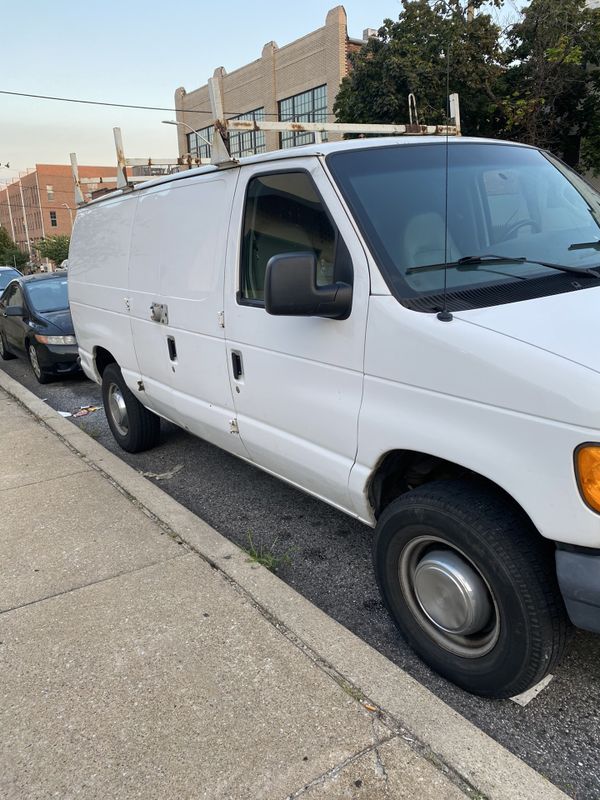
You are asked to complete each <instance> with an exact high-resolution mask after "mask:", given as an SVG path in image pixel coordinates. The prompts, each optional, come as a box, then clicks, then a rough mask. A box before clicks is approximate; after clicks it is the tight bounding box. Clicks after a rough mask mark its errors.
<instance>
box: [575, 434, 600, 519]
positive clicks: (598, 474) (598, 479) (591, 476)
mask: <svg viewBox="0 0 600 800" xmlns="http://www.w3.org/2000/svg"><path fill="white" fill-rule="evenodd" d="M575 473H576V475H577V484H578V486H579V491H580V492H581V496H582V497H583V499H584V500H585V502H586V503H587V504H588V506H589V507H590V508H592V509H593V510H594V511H597V512H598V513H600V444H582V445H581V446H580V447H578V448H577V450H576V451H575Z"/></svg>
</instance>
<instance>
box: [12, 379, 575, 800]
mask: <svg viewBox="0 0 600 800" xmlns="http://www.w3.org/2000/svg"><path fill="white" fill-rule="evenodd" d="M0 386H3V387H4V389H6V390H7V391H8V392H10V393H11V394H10V395H9V394H6V393H5V392H3V391H2V389H0V502H1V508H2V525H1V536H0V564H1V574H2V581H1V583H0V675H1V676H2V677H1V687H2V688H1V692H0V696H1V700H0V797H2V798H3V799H4V800H12V798H50V797H58V798H61V799H63V798H75V797H81V798H100V797H102V798H134V797H139V798H161V800H162V799H163V798H178V799H180V798H235V800H238V798H239V799H240V800H241V799H242V798H252V799H254V798H278V799H279V798H281V800H283V798H286V797H306V798H307V799H308V798H313V797H314V798H341V797H351V798H353V797H356V798H366V800H378V799H379V798H389V799H390V800H392V798H393V799H394V800H396V798H420V799H421V798H422V800H427V798H444V799H445V798H448V800H454V798H456V800H458V799H459V798H461V797H462V798H464V797H465V796H466V797H478V798H480V797H490V798H511V800H515V799H517V798H522V799H523V800H525V798H527V800H534V799H535V798H540V800H541V798H543V799H544V800H554V798H560V797H563V798H564V797H565V795H563V794H562V793H561V792H560V791H559V790H558V789H556V788H555V787H554V786H552V785H551V784H549V783H548V782H547V781H546V780H545V779H544V778H542V777H541V776H540V775H538V774H537V773H535V772H534V771H533V770H531V769H530V768H529V767H527V766H526V765H525V764H524V763H523V762H521V761H520V760H519V759H517V758H516V757H514V756H513V755H511V754H510V753H508V752H507V751H506V750H505V749H504V748H502V747H501V746H500V745H498V744H497V743H495V742H493V741H492V740H491V739H489V738H488V737H487V736H485V734H483V733H481V731H479V730H478V729H476V728H475V727H474V726H473V725H471V724H470V723H469V722H467V721H466V720H464V719H463V718H462V717H460V715H458V714H457V713H456V712H454V711H452V710H451V709H450V708H448V706H446V705H445V704H444V703H443V702H441V701H440V700H438V699H437V698H436V697H434V696H433V695H432V694H431V693H430V692H428V691H427V690H426V689H424V688H423V687H422V686H420V685H419V684H417V683H416V682H415V681H413V680H412V679H411V678H410V677H409V676H407V675H406V674H405V673H404V672H402V670H400V669H398V668H397V667H395V666H394V665H393V664H391V663H390V662H389V661H387V659H385V658H384V657H383V656H381V655H380V654H378V653H376V652H375V651H373V650H372V649H371V648H370V647H368V645H366V644H365V643H364V642H362V641H360V640H358V639H357V638H356V637H354V636H353V634H351V633H350V632H348V631H347V630H346V629H345V628H343V627H341V626H340V625H339V624H337V623H336V622H334V621H333V620H331V619H330V618H329V617H327V616H326V615H325V614H323V613H322V612H321V611H319V610H318V609H316V608H315V607H314V606H312V605H311V604H310V603H309V602H308V601H306V600H305V599H304V598H302V597H300V596H299V595H297V594H296V593H295V592H294V591H293V590H292V589H290V588H289V587H288V586H286V585H285V584H283V583H282V582H281V581H279V580H278V579H277V578H276V577H275V576H274V575H272V574H271V573H269V572H267V571H266V570H265V569H263V568H262V567H259V566H257V565H255V564H252V563H251V562H249V560H248V558H247V556H246V555H245V554H244V553H242V552H241V551H240V550H238V549H237V548H236V547H235V546H234V545H233V544H232V543H231V542H229V541H228V540H226V539H224V538H223V537H221V536H220V535H219V534H218V533H217V532H216V531H214V530H212V529H211V528H209V527H208V526H207V525H206V524H205V523H203V522H202V521H201V520H199V519H198V518H197V517H195V516H194V515H193V514H191V513H190V512H189V511H187V510H186V509H184V508H183V507H181V506H180V505H179V504H177V503H176V502H175V501H174V500H173V499H172V498H170V497H168V496H167V495H166V494H165V493H164V492H162V491H161V490H160V489H159V488H158V487H157V486H155V485H153V484H151V483H150V482H149V481H146V480H145V479H144V478H142V477H141V476H140V475H138V474H137V473H136V472H135V471H134V470H132V469H131V468H130V467H128V466H127V465H126V464H124V463H123V462H121V461H120V460H119V459H118V458H116V457H115V456H113V455H112V454H110V453H109V452H108V451H106V450H105V449H104V448H103V447H101V446H100V445H98V443H96V442H94V441H93V440H92V439H90V438H89V437H87V436H86V435H85V434H84V433H83V432H82V431H80V430H78V429H77V428H76V427H75V426H73V425H71V424H70V423H68V422H67V421H66V420H64V419H61V418H60V417H59V416H58V415H57V414H56V412H54V411H52V409H50V408H48V407H47V406H46V405H45V404H44V403H42V402H41V401H40V400H38V399H37V398H35V396H34V395H32V394H31V393H30V392H28V391H27V390H26V389H24V388H23V387H21V386H20V385H19V384H17V383H15V382H14V381H12V380H11V379H10V378H8V376H6V375H5V374H4V373H3V372H1V371H0ZM16 398H18V399H19V400H20V401H21V402H22V403H24V404H25V406H26V407H24V406H23V405H21V403H19V402H18V400H17V399H16Z"/></svg>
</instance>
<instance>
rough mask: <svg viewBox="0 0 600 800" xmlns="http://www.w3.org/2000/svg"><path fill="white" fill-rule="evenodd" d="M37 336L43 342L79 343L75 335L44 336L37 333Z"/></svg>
mask: <svg viewBox="0 0 600 800" xmlns="http://www.w3.org/2000/svg"><path fill="white" fill-rule="evenodd" d="M35 338H36V340H37V341H38V342H41V343H42V344H77V339H76V338H75V337H74V336H42V335H41V334H39V333H36V334H35Z"/></svg>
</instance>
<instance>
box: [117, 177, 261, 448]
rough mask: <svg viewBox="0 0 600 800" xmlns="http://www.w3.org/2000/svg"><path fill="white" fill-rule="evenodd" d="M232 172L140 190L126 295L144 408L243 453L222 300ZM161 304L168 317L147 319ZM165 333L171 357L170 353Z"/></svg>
mask: <svg viewBox="0 0 600 800" xmlns="http://www.w3.org/2000/svg"><path fill="white" fill-rule="evenodd" d="M236 179H237V173H223V174H219V175H214V174H210V175H207V176H198V177H195V178H193V179H191V180H189V181H185V182H175V183H171V184H167V185H165V186H162V187H161V186H157V187H155V188H153V189H151V190H149V191H148V192H144V193H141V194H140V196H139V206H138V211H137V215H136V220H135V226H134V232H133V239H132V246H131V266H130V284H129V295H130V302H131V321H132V328H133V336H134V342H135V348H136V352H137V357H138V362H139V366H140V371H141V374H142V376H143V380H144V385H145V388H146V395H147V402H148V404H149V406H150V407H151V408H154V409H156V410H157V411H158V412H159V413H160V414H162V415H163V416H165V417H167V418H168V419H172V420H173V421H174V422H177V423H178V424H180V425H182V426H183V427H185V428H187V429H188V430H190V431H192V432H193V433H195V434H197V435H198V436H201V437H202V438H205V439H207V440H209V441H211V442H214V443H216V444H218V445H220V446H222V447H226V448H227V449H229V450H232V451H233V452H236V453H238V454H240V455H246V453H245V451H244V449H243V447H242V445H241V442H240V440H239V437H237V436H235V435H232V434H231V433H230V420H231V419H232V418H233V416H234V411H233V403H232V397H231V388H230V386H229V378H228V374H227V366H226V351H225V338H224V332H223V328H222V327H221V326H220V325H219V320H218V315H219V313H220V312H221V311H222V308H223V305H222V303H223V277H224V268H225V250H226V245H227V224H228V220H229V214H230V210H231V202H232V197H233V190H234V186H235V182H236ZM152 303H160V304H164V305H166V306H167V310H168V324H162V323H160V322H156V321H153V320H152V319H151V314H150V307H151V304H152ZM168 337H172V339H173V340H174V343H175V347H176V351H177V357H176V359H175V360H172V359H171V358H170V354H169V349H168Z"/></svg>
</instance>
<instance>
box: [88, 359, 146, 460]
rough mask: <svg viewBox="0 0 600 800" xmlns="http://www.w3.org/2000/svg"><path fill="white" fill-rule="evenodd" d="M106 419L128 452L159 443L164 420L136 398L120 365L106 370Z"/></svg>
mask: <svg viewBox="0 0 600 800" xmlns="http://www.w3.org/2000/svg"><path fill="white" fill-rule="evenodd" d="M102 398H103V401H104V411H105V413H106V419H107V420H108V424H109V426H110V429H111V431H112V435H113V436H114V437H115V439H116V441H117V442H118V444H119V445H120V446H121V447H122V448H123V450H127V452H128V453H141V452H142V451H143V450H150V448H152V447H154V446H155V445H156V444H158V440H159V438H160V419H159V417H157V416H156V414H153V413H152V411H148V409H147V408H145V407H144V406H143V405H142V404H141V403H140V401H139V400H138V399H137V398H136V397H134V395H133V394H132V392H131V391H130V390H129V388H128V386H127V384H126V383H125V381H124V379H123V375H122V374H121V370H120V368H119V366H118V365H117V364H109V365H108V366H107V367H106V369H105V370H104V372H103V373H102Z"/></svg>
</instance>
